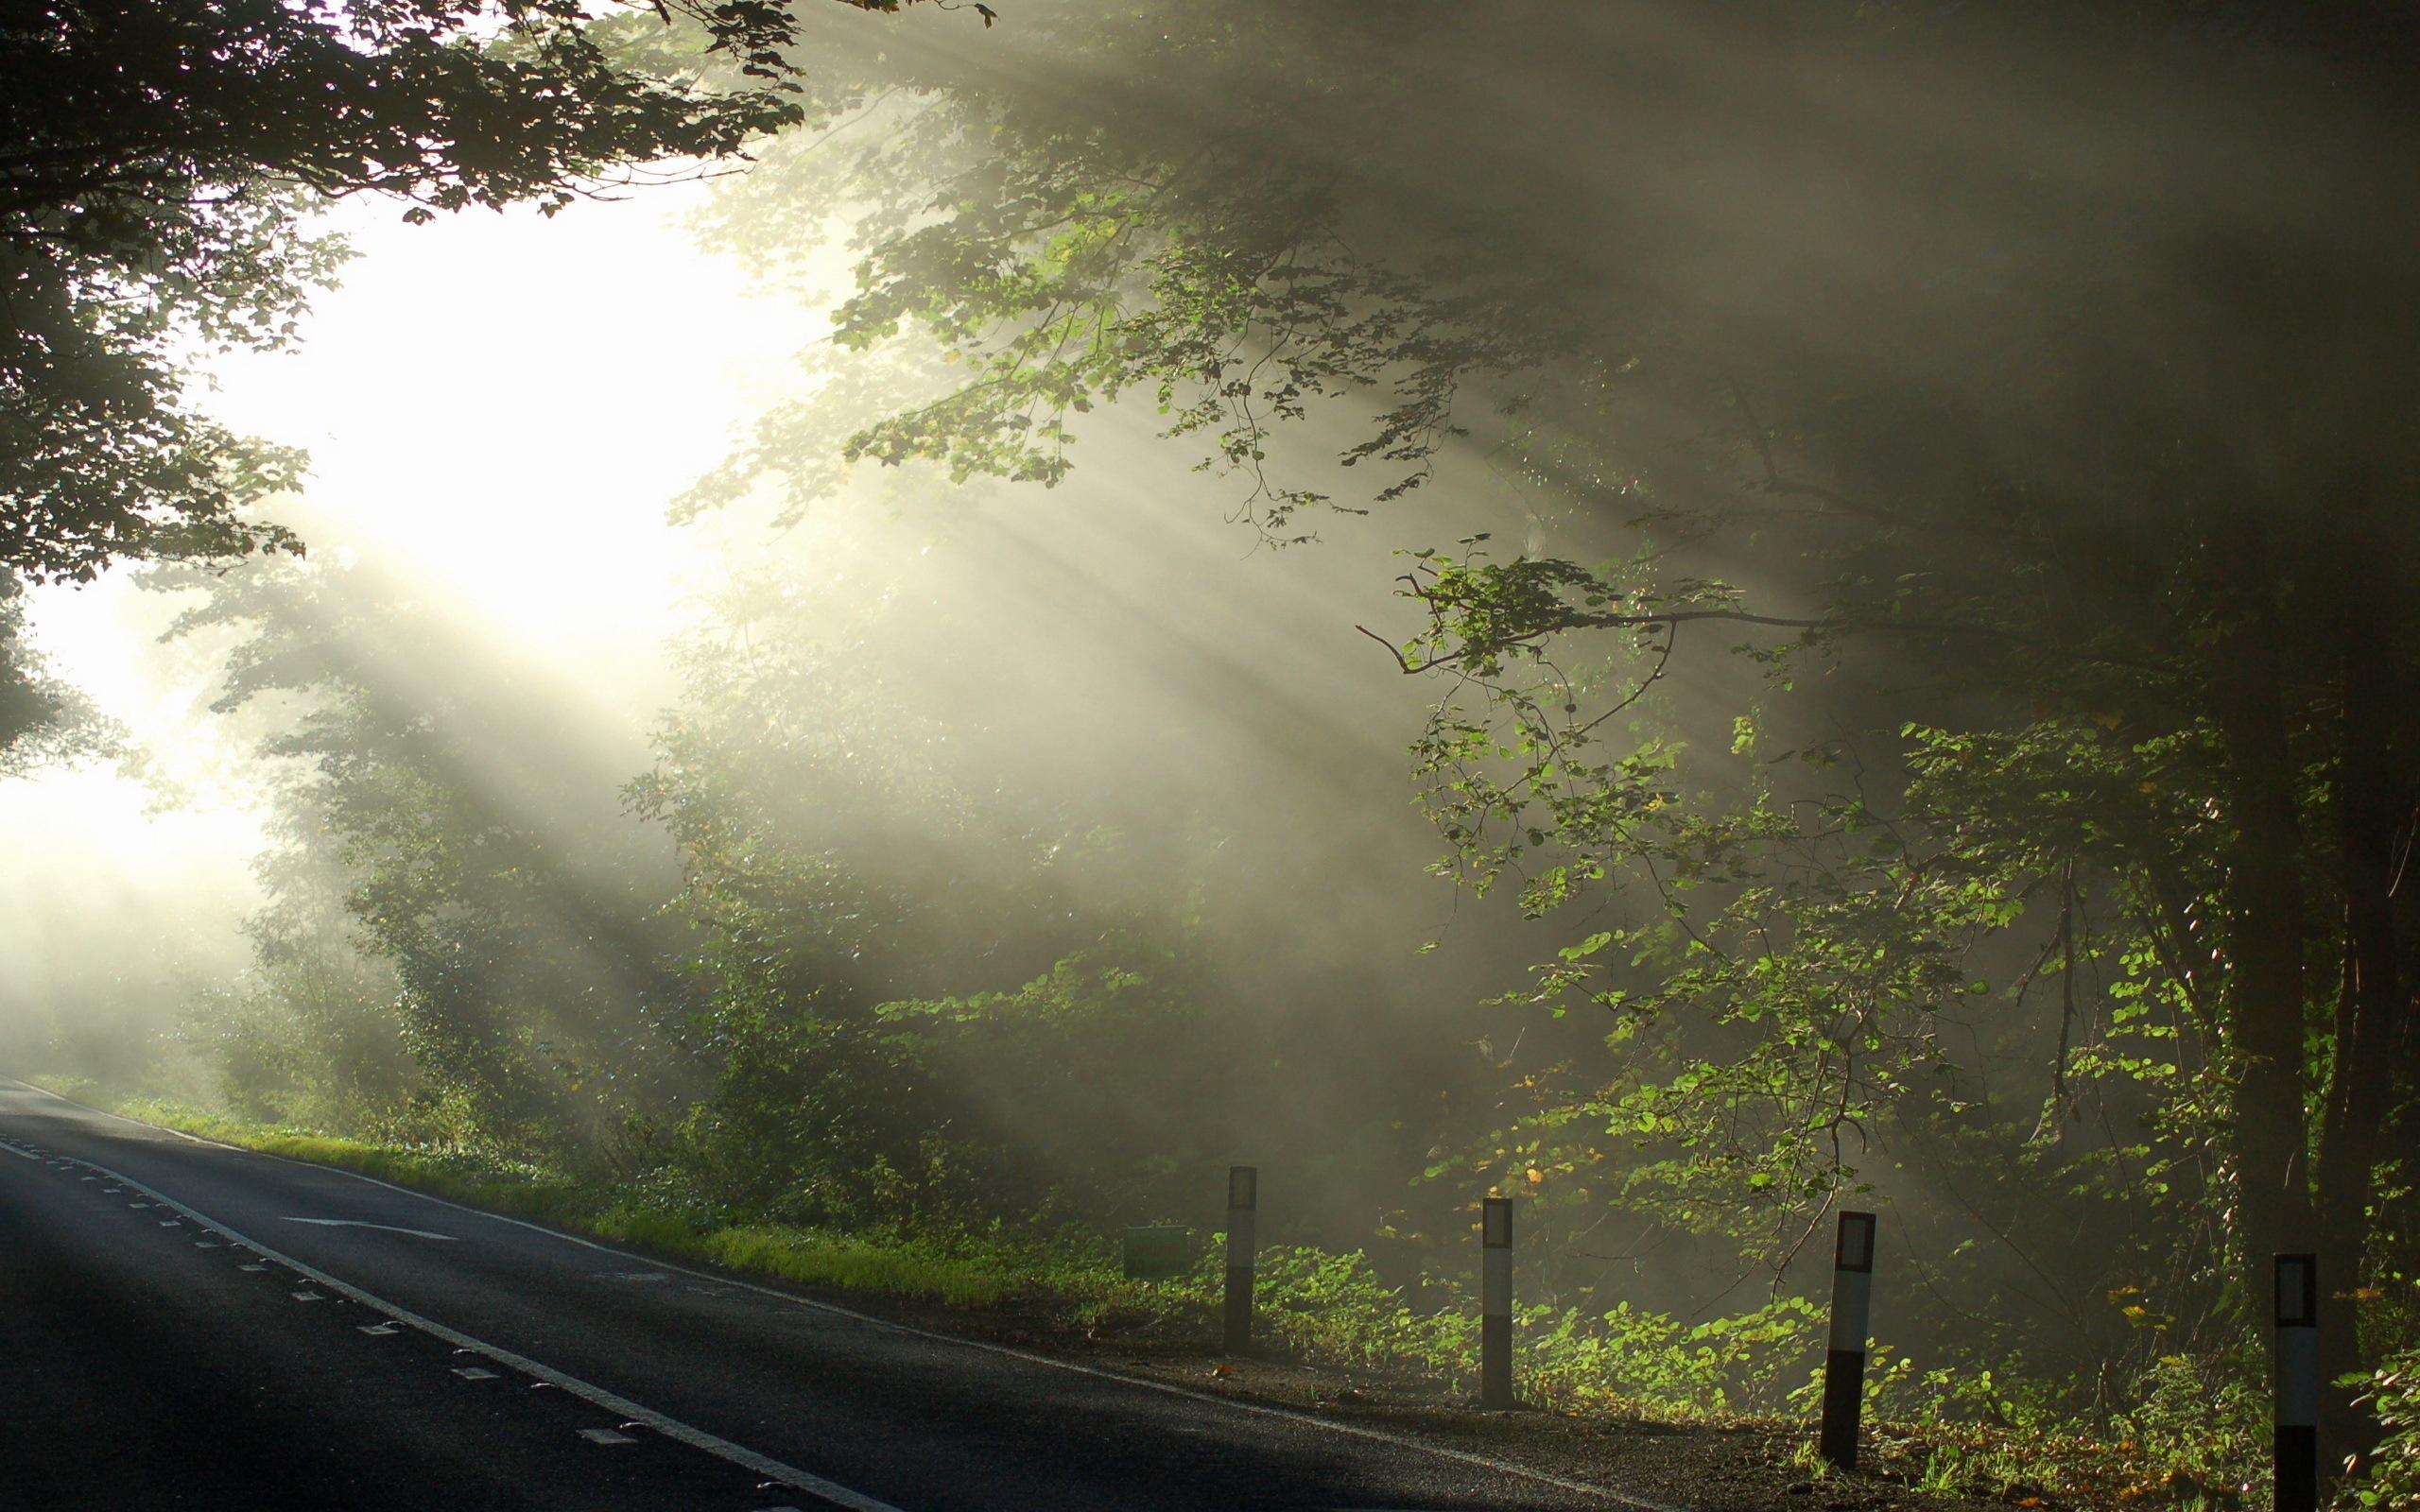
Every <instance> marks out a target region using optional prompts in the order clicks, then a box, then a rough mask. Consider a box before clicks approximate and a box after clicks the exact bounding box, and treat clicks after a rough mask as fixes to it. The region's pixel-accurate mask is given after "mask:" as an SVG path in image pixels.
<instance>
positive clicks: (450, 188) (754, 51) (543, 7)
mask: <svg viewBox="0 0 2420 1512" xmlns="http://www.w3.org/2000/svg"><path fill="white" fill-rule="evenodd" d="M846 3H848V4H851V5H853V6H855V7H856V8H857V9H871V10H895V9H898V8H899V6H900V4H901V3H903V0H846ZM676 12H677V13H678V15H679V17H680V18H681V19H682V21H683V23H684V24H686V25H687V26H690V27H691V28H692V33H691V34H689V35H683V36H680V37H666V36H665V35H664V33H666V31H667V30H668V28H669V27H670V26H672V24H673V22H674V19H675V13H676ZM641 17H646V18H647V19H646V20H645V22H642V21H641ZM659 18H660V22H661V24H660V25H659V24H658V20H659ZM690 35H693V36H694V41H692V40H690ZM798 40H799V28H798V23H797V20H796V18H795V17H794V16H793V15H792V13H791V11H790V9H789V8H788V7H787V6H785V5H782V4H778V3H774V0H741V3H735V4H690V3H687V0H668V3H666V4H659V5H655V6H653V7H651V8H637V7H631V8H616V10H615V11H614V14H613V15H612V17H611V19H609V20H608V21H607V22H605V23H604V24H601V25H600V24H597V23H596V22H595V21H594V20H593V18H592V17H591V16H590V15H589V14H588V13H587V12H586V11H584V10H583V9H580V8H579V7H578V6H576V5H572V4H567V3H562V0H548V3H542V4H535V5H524V4H502V5H499V4H492V3H490V0H416V3H402V0H352V3H348V4H341V5H339V4H332V3H321V0H312V3H305V4H283V3H279V0H233V3H209V4H204V3H199V0H178V3H169V4H157V5H154V4H139V5H130V4H122V3H117V0H49V3H43V4H37V5H33V6H30V7H20V8H17V9H16V10H15V11H13V12H12V14H11V16H10V18H9V23H8V25H7V26H5V27H0V141H5V142H6V144H7V146H6V147H5V149H0V296H5V300H6V305H7V309H8V319H7V320H6V322H5V323H0V564H5V565H6V566H7V567H9V569H10V570H12V571H13V572H16V573H19V574H22V575H24V576H27V577H29V578H31V579H34V580H38V581H40V580H50V579H58V578H64V579H70V580H75V581H86V580H89V579H90V578H92V577H93V576H94V575H95V574H96V573H97V572H98V571H100V570H101V568H103V567H104V566H106V565H107V564H108V563H109V562H110V561H112V560H113V559H117V558H137V559H140V558H225V557H233V556H240V555H243V554H245V553H247V552H251V551H255V550H263V549H267V550H272V551H277V550H293V549H298V547H299V542H298V541H297V540H296V538H295V537H294V536H293V535H292V534H291V533H290V532H288V531H286V530H285V529H283V528H281V527H279V526H277V525H274V524H268V523H266V522H264V521H262V520H261V519H260V518H259V517H258V515H257V513H256V512H255V511H256V509H257V507H258V506H259V505H260V504H261V503H262V502H263V501H264V500H266V499H268V498H269V497H270V496H272V495H274V494H276V493H278V492H280V491H283V490H288V489H291V488H292V487H294V485H295V483H296V482H297V480H298V479H299V477H300V476H301V472H302V457H301V455H300V454H299V453H296V452H294V451H291V450H289V449H285V448H281V447H276V446H271V445H268V444H266V443H263V442H260V441H257V440H253V439H250V438H244V437H241V436H238V435H236V434H234V433H233V432H232V431H230V430H228V429H227V428H225V427H224V426H221V425H218V424H216V423H215V422H213V421H210V420H209V419H207V418H206V417H205V416H204V415H203V414H202V413H201V412H200V410H199V408H198V407H197V406H196V405H195V404H193V402H192V400H191V398H190V396H189V395H188V393H187V388H188V386H189V385H190V384H191V383H192V382H193V381H194V380H195V379H196V377H197V376H198V369H196V367H195V361H196V358H197V356H199V355H205V354H207V353H208V352H211V351H212V350H213V349H225V348H230V347H250V348H273V347H277V346H281V345H284V344H285V343H286V342H287V341H289V340H290V339H291V338H292V336H293V334H294V331H295V326H296V322H297V320H298V319H299V318H300V317H301V314H302V310H303V308H304V306H305V304H306V303H307V301H308V299H309V297H310V295H311V293H312V292H313V291H314V290H316V289H318V288H322V287H325V286H327V285H328V284H330V283H332V282H333V281H334V278H335V274H336V270H337V266H339V265H340V264H341V263H342V261H343V260H344V257H345V255H346V253H345V249H344V247H343V244H342V243H341V241H340V240H338V239H337V238H336V237H334V236H331V235H329V234H326V233H323V232H315V231H313V230H312V229H311V227H310V224H309V217H310V215H312V213H313V212H314V211H315V210H316V209H317V208H318V207H320V206H321V205H324V204H326V203H327V202H329V201H330V200H332V199H336V198H344V197H349V196H354V195H363V194H376V195H382V196H386V197H389V198H395V199H398V200H401V201H403V202H404V203H405V205H406V209H405V212H404V214H405V218H406V219H407V220H427V219H429V218H430V217H431V216H432V215H435V214H437V213H440V212H449V211H456V210H460V209H463V208H465V207H470V206H485V207H490V208H502V207H504V206H507V205H511V204H518V203H525V202H534V203H536V204H537V205H538V206H539V207H540V208H541V209H542V210H544V211H546V212H548V213H552V212H553V211H555V210H557V209H559V208H561V207H562V206H563V205H565V204H568V203H570V202H572V201H573V200H574V199H575V198H577V197H579V196H580V195H583V194H591V193H595V192H596V186H597V184H598V183H599V181H600V180H612V179H614V178H617V177H618V178H619V179H621V180H623V181H626V182H627V181H631V180H633V179H635V178H639V177H642V176H644V173H645V170H646V169H647V167H648V165H650V164H655V163H667V162H673V163H683V162H687V163H694V162H698V161H713V160H717V159H727V158H731V157H733V156H735V155H737V154H739V153H740V152H741V150H742V149H743V147H744V146H746V144H748V143H749V142H750V141H751V140H752V139H754V138H756V137H758V136H760V135H761V134H763V133H765V132H767V131H769V130H772V129H776V128H778V127H780V126H783V125H785V124H787V123H789V122H792V121H795V120H797V119H799V118H800V115H801V111H800V108H799V107H798V105H796V104H795V103H794V102H793V101H792V100H791V99H790V98H789V95H790V94H793V93H795V92H796V85H795V83H794V82H792V81H791V78H790V76H791V74H792V72H793V71H792V70H791V68H790V67H789V65H788V64H787V61H786V60H785V49H787V48H788V47H790V46H791V45H793V44H795V43H797V42H798ZM717 70H719V71H720V72H721V73H723V74H725V75H730V74H733V73H736V75H737V76H738V79H739V82H738V86H737V87H719V86H717V84H716V83H715V82H713V81H711V80H710V79H709V77H707V76H708V75H709V74H710V73H713V72H716V71H717ZM673 171H674V172H678V171H679V170H677V169H675V170H673Z"/></svg>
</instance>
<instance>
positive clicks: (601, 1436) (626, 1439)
mask: <svg viewBox="0 0 2420 1512" xmlns="http://www.w3.org/2000/svg"><path fill="white" fill-rule="evenodd" d="M579 1436H580V1437H582V1438H585V1439H587V1440H588V1441H589V1442H590V1443H592V1444H635V1443H637V1442H638V1440H637V1439H635V1438H632V1437H631V1435H628V1434H617V1433H615V1432H614V1430H612V1429H611V1428H583V1429H581V1430H580V1431H579Z"/></svg>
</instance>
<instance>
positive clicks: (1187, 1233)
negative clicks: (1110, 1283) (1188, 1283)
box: [1125, 1229, 1193, 1281]
mask: <svg viewBox="0 0 2420 1512" xmlns="http://www.w3.org/2000/svg"><path fill="white" fill-rule="evenodd" d="M1125 1250H1126V1279H1127V1280H1131V1281H1164V1280H1168V1279H1169V1278H1171V1277H1175V1276H1182V1275H1184V1273H1185V1272H1186V1271H1188V1270H1191V1269H1192V1268H1193V1230H1192V1229H1127V1230H1126V1245H1125Z"/></svg>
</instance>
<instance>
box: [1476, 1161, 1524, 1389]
mask: <svg viewBox="0 0 2420 1512" xmlns="http://www.w3.org/2000/svg"><path fill="white" fill-rule="evenodd" d="M1479 1239H1480V1241H1481V1244H1480V1249H1479V1257H1480V1259H1479V1266H1480V1269H1479V1289H1478V1404H1479V1405H1480V1406H1481V1407H1485V1408H1490V1409H1493V1410H1495V1411H1498V1412H1501V1411H1506V1410H1508V1409H1510V1408H1513V1407H1514V1406H1517V1405H1519V1404H1518V1403H1517V1402H1516V1401H1514V1400H1513V1199H1512V1198H1511V1197H1490V1198H1488V1199H1487V1200H1486V1202H1485V1203H1483V1204H1482V1205H1481V1207H1480V1210H1479Z"/></svg>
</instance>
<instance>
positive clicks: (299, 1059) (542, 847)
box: [152, 560, 682, 1159]
mask: <svg viewBox="0 0 2420 1512" xmlns="http://www.w3.org/2000/svg"><path fill="white" fill-rule="evenodd" d="M152 586H154V587H156V588H159V589H162V590H164V591H172V592H173V591H188V592H198V593H199V600H198V601H197V602H194V603H193V604H192V605H191V607H189V608H188V609H187V610H185V611H184V612H183V613H182V615H181V616H180V618H179V620H178V622H177V624H176V627H175V628H174V629H173V630H172V632H171V633H172V634H175V635H195V634H199V633H203V632H205V631H217V630H233V631H236V632H238V633H239V635H240V637H241V638H240V639H238V640H236V641H235V643H234V645H233V651H232V652H231V655H230V658H229V661H228V664H227V669H226V673H225V682H224V689H225V691H224V694H223V696H222V697H221V699H220V700H219V703H218V707H219V708H220V709H221V710H222V711H226V712H233V711H236V710H239V709H244V708H247V707H249V706H253V705H255V704H256V703H258V704H262V705H267V704H270V703H275V704H277V705H278V707H279V713H281V714H283V715H284V717H283V718H282V719H277V720H275V721H274V722H273V723H272V729H273V730H274V731H275V732H274V733H272V734H271V735H270V736H269V737H268V739H267V740H266V741H265V742H264V745H263V747H262V757H263V759H264V762H265V764H268V765H269V768H270V770H271V771H272V772H276V773H279V774H280V775H281V776H282V777H283V782H281V784H280V788H279V792H278V799H279V808H280V812H279V816H278V828H279V830H280V832H281V833H280V837H281V838H282V839H283V841H284V842H285V846H284V849H283V850H281V851H278V852H276V853H274V854H273V855H272V857H271V858H270V860H269V861H268V863H267V864H266V866H265V868H264V880H265V881H266V882H267V883H268V885H269V888H270V895H271V904H270V906H269V908H268V909H267V910H265V911H264V912H263V914H262V915H260V916H259V917H257V918H256V919H254V920H253V921H252V934H253V937H254V944H255V954H256V957H257V959H258V961H259V965H260V971H259V975H258V980H257V982H256V984H255V985H253V986H251V988H248V989H246V990H243V991H240V992H238V993H237V994H235V995H234V996H233V997H232V998H230V999H228V1000H226V1001H224V1002H222V1003H220V1004H219V1005H216V1006H212V1007H206V1008H205V1009H204V1010H203V1011H202V1012H201V1013H199V1015H198V1017H197V1023H196V1031H197V1033H198V1034H199V1037H200V1038H201V1039H202V1040H203V1041H204V1042H205V1044H206V1045H207V1046H208V1047H209V1048H210V1050H211V1051H212V1053H213V1054H214V1055H215V1056H216V1058H217V1060H218V1063H219V1066H220V1069H221V1072H222V1075H223V1078H224V1080H225V1083H226V1086H227V1089H228V1091H229V1092H230V1094H231V1096H232V1097H233V1100H234V1101H235V1103H236V1104H237V1106H239V1107H241V1108H246V1109H247V1110H249V1111H252V1112H255V1113H258V1114H269V1115H276V1116H312V1117H315V1118H321V1119H325V1120H326V1121H327V1122H330V1123H333V1124H335V1125H337V1126H340V1127H363V1128H378V1129H389V1130H396V1131H406V1130H409V1131H412V1132H413V1133H414V1134H415V1136H416V1137H417V1136H427V1137H438V1136H441V1137H444V1138H448V1139H458V1140H461V1141H465V1142H468V1143H476V1144H484V1145H488V1146H492V1147H494V1148H498V1149H506V1150H513V1151H538V1152H544V1153H548V1154H551V1155H555V1156H558V1157H562V1156H574V1155H579V1156H581V1157H582V1158H591V1159H611V1158H614V1145H615V1144H616V1143H618V1142H619V1141H620V1140H621V1139H622V1137H623V1129H624V1127H625V1125H627V1123H628V1121H629V1120H631V1119H632V1118H634V1117H636V1118H641V1119H644V1118H646V1117H647V1116H648V1115H650V1114H652V1113H657V1112H660V1111H661V1109H662V1107H663V1105H664V1103H665V1102H666V1099H667V1096H668V1095H669V1094H670V1092H671V1091H672V1090H673V1089H675V1088H677V1087H678V1086H679V1085H680V1078H681V1075H682V1072H681V1069H680V1067H679V1065H678V1059H679V1047H678V1046H677V1045H676V1044H673V1043H670V1042H668V1033H669V1031H668V1029H660V1028H659V1027H658V1025H659V1024H661V1023H663V1022H664V1019H665V1018H668V1017H671V1016H672V1015H668V1014H664V1013H663V1012H662V1008H661V1006H659V1005H674V1004H677V1003H678V1001H679V999H678V988H677V986H676V984H675V983H674V982H673V981H672V980H671V979H670V978H669V977H668V976H667V975H666V973H665V972H664V971H662V970H661V969H660V968H659V966H658V965H657V961H656V957H657V954H658V952H659V950H660V948H661V946H660V942H659V938H658V936H657V934H656V933H655V931H656V929H657V926H656V925H655V924H654V923H653V921H651V920H650V919H648V914H649V913H650V911H651V910H652V908H653V906H654V904H655V902H657V898H658V897H659V896H660V895H651V894H650V893H649V892H648V890H647V889H648V885H649V883H650V881H653V882H654V883H656V884H658V885H663V886H666V887H668V886H669V885H670V884H671V876H670V872H669V868H668V867H667V866H665V865H664V864H663V862H662V860H661V859H660V858H651V857H649V856H648V851H647V849H646V848H645V846H644V843H643V841H644V837H643V836H642V835H641V834H639V833H636V830H635V826H632V825H631V824H630V823H629V822H628V821H627V820H626V819H624V818H623V817H622V816H620V815H618V814H617V813H614V811H613V810H612V809H611V808H610V807H607V806H606V802H607V801H608V800H609V799H608V795H610V794H611V792H612V790H613V785H612V782H610V780H609V778H608V776H607V774H606V773H604V772H601V771H597V770H595V769H594V767H593V763H594V761H595V758H594V756H593V755H591V754H590V753H589V752H588V751H587V750H586V749H585V748H584V742H583V738H582V737H583V736H584V733H585V731H584V730H582V728H581V722H580V720H579V717H578V716H577V715H576V714H575V713H573V712H572V710H571V709H570V708H569V706H567V705H565V704H564V703H562V701H561V698H560V696H559V695H555V694H550V693H547V692H545V691H543V687H544V685H543V683H542V682H541V680H540V676H539V674H537V673H535V672H534V671H533V670H532V669H528V668H526V667H520V666H516V665H514V664H513V662H512V661H511V660H510V658H509V657H508V656H505V655H503V654H501V653H499V652H498V651H497V650H496V649H495V648H493V647H492V646H487V645H483V644H479V643H478V641H477V638H476V636H475V633H473V632H471V631H470V630H468V629H466V628H465V627H463V626H461V625H460V624H459V623H458V622H456V621H454V620H453V619H452V618H451V617H450V616H449V615H448V614H447V613H446V607H445V606H443V605H441V604H431V603H429V602H427V601H426V599H425V598H424V597H423V596H422V595H417V594H410V593H404V592H402V591H400V590H399V589H398V588H397V587H396V586H395V585H393V584H391V583H388V582H385V581H382V580H380V579H379V578H378V577H377V576H376V574H374V573H373V572H372V571H371V570H369V569H366V568H358V567H354V568H348V567H344V566H341V565H325V564H320V563H308V564H305V563H298V562H292V561H277V560H270V561H254V562H251V563H246V564H243V565H240V566H236V567H233V568H231V569H228V570H226V571H223V572H196V571H192V570H189V569H178V568H169V569H161V570H160V571H159V572H158V574H157V575H156V576H154V578H153V579H152ZM405 644H409V645H410V646H412V647H413V648H414V649H413V656H412V658H411V661H410V662H409V663H408V664H406V663H404V662H400V661H399V660H398V659H397V656H396V649H397V647H399V646H401V645H405ZM583 788H584V789H585V798H584V799H583V797H582V790H583ZM583 801H584V802H585V804H586V805H587V806H588V810H587V812H583V808H582V805H583ZM650 861H652V862H653V866H652V868H651V867H650ZM651 870H652V877H651V876H650V872H651Z"/></svg>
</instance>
